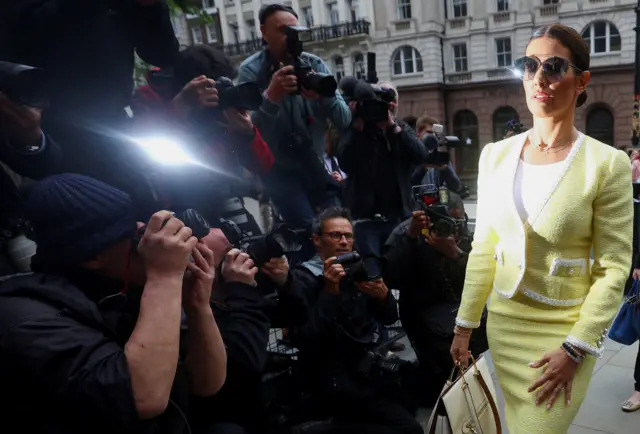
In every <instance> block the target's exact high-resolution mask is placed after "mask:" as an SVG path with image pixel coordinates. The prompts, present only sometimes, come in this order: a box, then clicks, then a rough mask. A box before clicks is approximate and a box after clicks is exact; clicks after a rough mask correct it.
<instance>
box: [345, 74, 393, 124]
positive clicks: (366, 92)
mask: <svg viewBox="0 0 640 434" xmlns="http://www.w3.org/2000/svg"><path fill="white" fill-rule="evenodd" d="M340 89H341V90H342V94H343V97H344V100H345V101H346V102H347V104H348V103H350V102H351V101H355V102H356V109H355V113H354V115H355V117H356V118H360V119H362V120H363V121H364V122H382V121H386V120H388V119H389V104H390V103H391V102H392V101H394V100H395V97H396V95H395V91H394V90H393V89H387V88H382V87H378V86H374V85H372V84H371V83H367V82H366V81H361V80H358V79H356V78H355V77H345V78H343V79H342V80H340Z"/></svg>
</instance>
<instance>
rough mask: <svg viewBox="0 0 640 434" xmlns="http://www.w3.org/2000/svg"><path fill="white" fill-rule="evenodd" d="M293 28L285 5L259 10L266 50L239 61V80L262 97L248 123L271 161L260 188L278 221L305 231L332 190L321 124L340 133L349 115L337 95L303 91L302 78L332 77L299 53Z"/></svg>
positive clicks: (320, 63)
mask: <svg viewBox="0 0 640 434" xmlns="http://www.w3.org/2000/svg"><path fill="white" fill-rule="evenodd" d="M296 26H298V16H297V14H296V13H295V12H294V11H293V9H291V8H290V7H288V6H283V5H281V4H271V5H268V6H265V7H263V8H262V10H261V11H260V31H261V32H262V37H263V39H264V41H266V49H265V50H263V51H260V52H259V53H256V54H254V55H253V56H251V57H249V58H248V59H246V60H245V61H244V62H243V63H242V65H241V66H240V76H239V82H240V83H245V82H255V83H257V84H258V85H259V86H260V89H261V91H262V92H263V96H264V101H263V103H262V105H261V107H260V109H259V110H256V111H255V112H254V113H253V120H254V123H255V124H256V126H257V127H258V128H259V129H260V131H261V132H262V133H263V135H264V138H265V140H266V141H267V143H268V144H269V147H270V148H271V150H272V151H273V153H274V155H275V158H276V160H275V165H274V167H273V169H272V170H271V171H270V172H269V174H268V175H267V176H265V177H263V182H264V185H265V188H266V189H267V191H268V193H269V195H270V196H271V198H272V200H273V202H274V204H275V206H276V208H277V210H278V212H279V213H280V214H281V215H282V217H283V219H284V221H286V222H287V223H289V224H291V225H292V226H294V227H299V228H306V229H310V228H311V225H312V223H313V219H314V218H315V215H316V210H317V209H320V208H323V207H325V206H326V204H327V202H330V201H331V195H329V194H328V190H331V189H333V188H336V183H335V181H334V180H333V179H332V178H331V176H329V175H328V174H327V173H326V171H325V169H324V166H323V164H322V161H321V159H322V155H323V151H324V148H325V140H324V134H325V126H326V121H327V119H328V120H329V121H331V123H332V124H333V125H335V126H336V127H337V128H338V129H344V128H346V127H347V126H348V125H349V123H350V122H351V114H350V112H349V109H348V107H347V105H346V104H345V102H344V100H343V99H342V96H341V95H340V93H339V92H337V91H334V92H331V93H330V94H327V93H321V92H320V89H315V90H314V89H308V88H305V86H304V83H303V82H304V81H305V80H304V79H303V78H304V77H303V76H306V77H308V76H309V75H312V76H318V77H321V78H322V79H323V80H328V81H329V82H332V84H335V79H333V77H332V76H331V72H330V71H329V68H328V67H327V65H326V64H325V63H324V62H323V61H322V59H320V58H319V57H317V56H314V55H312V54H309V53H306V52H302V51H301V48H302V45H301V43H300V41H299V40H297V41H296V39H297V38H298V35H297V34H298V31H299V30H298V29H297V28H296ZM294 49H295V50H297V51H300V52H299V53H298V52H293V51H294Z"/></svg>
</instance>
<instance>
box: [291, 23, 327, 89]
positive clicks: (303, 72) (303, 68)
mask: <svg viewBox="0 0 640 434" xmlns="http://www.w3.org/2000/svg"><path fill="white" fill-rule="evenodd" d="M284 32H285V35H286V40H287V42H286V43H287V52H288V53H289V56H290V57H291V59H292V61H293V68H294V72H293V73H294V74H295V76H296V78H297V79H298V86H299V87H301V88H305V89H307V90H312V91H314V92H316V93H317V94H319V95H320V96H323V97H325V98H330V97H332V96H334V95H335V92H336V89H338V82H336V79H335V78H334V77H333V75H329V74H321V73H318V72H315V70H314V69H313V68H312V67H311V65H309V63H308V62H306V61H305V60H304V59H303V58H302V52H303V51H304V42H309V41H310V40H311V30H309V29H307V28H306V27H301V26H289V27H285V29H284Z"/></svg>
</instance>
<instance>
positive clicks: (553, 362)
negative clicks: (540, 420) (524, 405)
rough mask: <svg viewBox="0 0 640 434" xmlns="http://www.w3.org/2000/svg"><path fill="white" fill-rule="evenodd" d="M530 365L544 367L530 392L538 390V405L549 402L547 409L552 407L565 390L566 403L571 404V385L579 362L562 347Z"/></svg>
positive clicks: (531, 366) (537, 367)
mask: <svg viewBox="0 0 640 434" xmlns="http://www.w3.org/2000/svg"><path fill="white" fill-rule="evenodd" d="M529 367H530V368H534V369H539V368H544V373H543V374H542V376H541V377H540V378H538V380H537V381H536V382H535V383H533V384H532V385H531V387H529V393H531V392H536V391H537V394H536V405H541V404H543V403H544V402H547V409H550V408H551V407H552V406H553V404H554V403H555V401H556V399H558V395H560V393H561V392H564V397H565V405H569V404H571V387H572V385H573V377H575V375H576V370H577V369H578V364H577V363H576V362H574V361H573V360H572V359H571V358H570V357H569V356H568V355H567V353H566V352H565V351H564V350H563V349H562V348H558V349H557V350H554V351H552V352H550V353H547V354H545V355H544V356H543V357H542V358H541V359H540V360H538V361H535V362H532V363H530V364H529Z"/></svg>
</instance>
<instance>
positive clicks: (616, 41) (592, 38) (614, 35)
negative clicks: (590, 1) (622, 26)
mask: <svg viewBox="0 0 640 434" xmlns="http://www.w3.org/2000/svg"><path fill="white" fill-rule="evenodd" d="M582 37H583V38H584V40H585V41H587V44H589V48H590V50H591V54H597V53H612V52H616V51H620V50H621V49H622V40H621V38H620V32H619V31H618V29H617V28H616V26H614V25H613V24H611V23H610V22H609V21H594V22H592V23H591V24H589V25H588V26H587V28H586V29H584V30H583V32H582Z"/></svg>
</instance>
